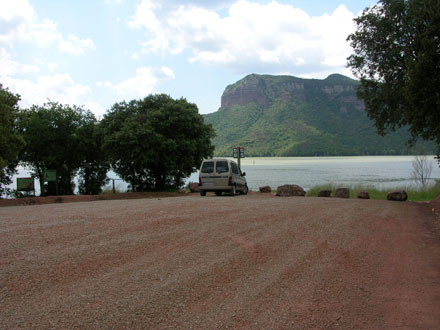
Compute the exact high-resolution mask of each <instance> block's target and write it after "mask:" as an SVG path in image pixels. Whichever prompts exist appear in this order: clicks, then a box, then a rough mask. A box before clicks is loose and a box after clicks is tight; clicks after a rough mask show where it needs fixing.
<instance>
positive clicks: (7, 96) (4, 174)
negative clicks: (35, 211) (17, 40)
mask: <svg viewBox="0 0 440 330" xmlns="http://www.w3.org/2000/svg"><path fill="white" fill-rule="evenodd" d="M19 100H20V96H19V95H16V94H13V93H11V92H10V91H9V90H8V89H7V88H3V86H2V85H1V84H0V196H1V195H2V194H4V193H7V189H6V186H7V185H8V184H10V183H11V182H12V181H11V177H12V175H13V174H14V173H15V168H16V166H17V164H18V157H17V156H18V153H19V152H20V149H21V148H22V147H23V145H24V141H23V139H22V138H21V136H20V135H19V134H18V131H17V125H16V121H17V115H18V105H17V104H18V101H19Z"/></svg>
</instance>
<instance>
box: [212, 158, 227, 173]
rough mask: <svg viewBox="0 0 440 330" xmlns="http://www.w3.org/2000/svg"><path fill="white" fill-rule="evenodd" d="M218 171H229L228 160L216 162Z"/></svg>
mask: <svg viewBox="0 0 440 330" xmlns="http://www.w3.org/2000/svg"><path fill="white" fill-rule="evenodd" d="M215 166H216V170H215V171H216V172H217V173H226V172H229V166H228V162H225V161H217V162H216V165H215Z"/></svg>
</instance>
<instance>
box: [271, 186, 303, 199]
mask: <svg viewBox="0 0 440 330" xmlns="http://www.w3.org/2000/svg"><path fill="white" fill-rule="evenodd" d="M305 195H306V192H305V190H304V189H303V188H301V187H300V186H298V185H296V184H285V185H282V186H279V187H278V188H277V196H282V197H284V196H305Z"/></svg>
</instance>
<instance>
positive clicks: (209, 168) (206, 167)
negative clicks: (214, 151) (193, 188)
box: [202, 162, 214, 173]
mask: <svg viewBox="0 0 440 330" xmlns="http://www.w3.org/2000/svg"><path fill="white" fill-rule="evenodd" d="M212 172H214V162H204V163H203V165H202V173H212Z"/></svg>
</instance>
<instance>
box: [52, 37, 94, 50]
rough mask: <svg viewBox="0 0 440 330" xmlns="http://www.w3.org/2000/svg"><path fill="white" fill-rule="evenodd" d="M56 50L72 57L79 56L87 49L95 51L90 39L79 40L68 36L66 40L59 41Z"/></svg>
mask: <svg viewBox="0 0 440 330" xmlns="http://www.w3.org/2000/svg"><path fill="white" fill-rule="evenodd" d="M58 49H59V50H61V51H64V52H66V53H70V54H73V55H81V54H84V53H85V51H86V50H88V49H93V50H95V49H96V47H95V44H94V43H93V41H92V39H83V40H81V39H78V38H77V37H75V36H73V35H69V37H68V40H64V39H63V40H60V42H59V44H58Z"/></svg>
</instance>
